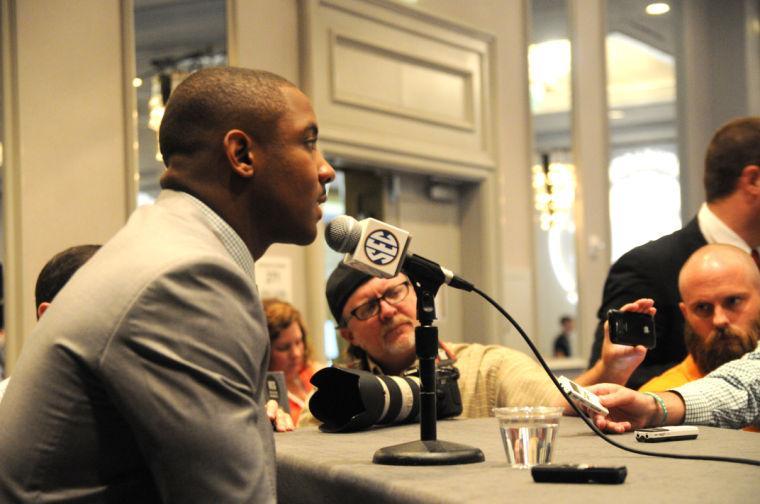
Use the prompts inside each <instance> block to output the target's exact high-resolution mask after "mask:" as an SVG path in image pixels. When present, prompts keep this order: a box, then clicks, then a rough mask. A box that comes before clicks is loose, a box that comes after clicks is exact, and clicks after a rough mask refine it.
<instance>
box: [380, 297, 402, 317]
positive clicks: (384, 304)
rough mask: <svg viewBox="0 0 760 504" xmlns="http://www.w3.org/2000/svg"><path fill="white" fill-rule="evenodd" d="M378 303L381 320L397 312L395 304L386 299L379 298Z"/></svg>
mask: <svg viewBox="0 0 760 504" xmlns="http://www.w3.org/2000/svg"><path fill="white" fill-rule="evenodd" d="M378 303H379V306H380V318H381V319H382V320H387V319H390V318H393V316H394V315H395V314H396V313H397V312H398V308H396V306H395V305H392V304H390V303H389V302H388V300H386V299H381V300H380V301H378Z"/></svg>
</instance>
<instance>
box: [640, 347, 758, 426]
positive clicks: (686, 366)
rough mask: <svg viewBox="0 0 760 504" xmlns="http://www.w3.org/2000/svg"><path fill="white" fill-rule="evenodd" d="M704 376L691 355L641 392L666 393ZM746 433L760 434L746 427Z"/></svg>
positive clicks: (655, 378)
mask: <svg viewBox="0 0 760 504" xmlns="http://www.w3.org/2000/svg"><path fill="white" fill-rule="evenodd" d="M703 376H704V375H703V374H702V371H700V370H699V368H698V367H697V363H696V362H694V359H692V358H691V354H689V355H687V356H686V358H685V359H684V360H683V362H681V363H680V364H678V365H675V366H673V367H672V368H670V369H668V370H667V371H665V372H664V373H662V374H661V375H660V376H655V377H654V378H652V379H651V380H649V381H648V382H646V383H645V384H644V385H642V386H641V388H640V389H639V392H664V391H666V390H670V389H673V388H676V387H680V386H681V385H684V384H685V383H688V382H690V381H694V380H698V379H700V378H702V377H703ZM744 430H745V431H750V432H760V429H757V428H756V427H745V428H744Z"/></svg>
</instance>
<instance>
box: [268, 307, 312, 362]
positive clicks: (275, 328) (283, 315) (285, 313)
mask: <svg viewBox="0 0 760 504" xmlns="http://www.w3.org/2000/svg"><path fill="white" fill-rule="evenodd" d="M262 304H263V305H264V314H265V315H266V317H267V329H269V341H274V340H276V339H277V338H278V337H279V336H280V333H281V332H282V331H284V330H285V329H287V328H288V327H290V324H292V323H293V322H295V323H296V324H298V327H299V328H300V329H301V335H302V336H303V348H304V350H303V364H304V365H307V364H308V363H309V362H310V361H311V345H309V340H308V338H307V337H306V326H305V324H304V322H303V317H302V316H301V312H299V311H298V310H297V309H296V308H295V307H294V306H293V305H292V304H290V303H288V302H287V301H283V300H282V299H277V298H268V299H264V300H263V301H262Z"/></svg>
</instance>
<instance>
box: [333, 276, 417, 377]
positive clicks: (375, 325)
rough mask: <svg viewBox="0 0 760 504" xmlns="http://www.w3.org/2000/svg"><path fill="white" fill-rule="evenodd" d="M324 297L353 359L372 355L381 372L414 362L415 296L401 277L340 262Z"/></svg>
mask: <svg viewBox="0 0 760 504" xmlns="http://www.w3.org/2000/svg"><path fill="white" fill-rule="evenodd" d="M326 295H327V302H328V304H329V305H330V311H331V312H332V314H333V317H335V320H336V321H337V322H338V327H339V331H340V335H341V336H342V337H343V338H344V339H345V340H346V341H348V343H349V345H350V346H349V353H350V354H351V355H352V356H353V357H359V358H361V357H364V356H366V357H368V358H370V359H372V361H373V362H375V363H376V364H377V365H379V366H380V367H381V368H382V369H383V371H384V372H385V373H386V374H400V373H401V372H403V371H404V370H406V369H407V368H408V367H409V366H411V365H412V364H413V363H414V361H415V359H416V356H415V347H414V328H415V326H417V324H418V323H417V317H416V313H417V312H416V310H417V296H416V294H415V293H414V289H413V288H412V285H411V282H410V281H409V279H408V278H407V277H406V276H405V275H403V274H399V275H398V276H395V277H393V278H390V279H381V278H374V277H371V276H369V275H367V274H365V273H361V272H359V271H356V270H354V269H351V268H349V267H347V266H343V265H342V264H341V265H339V266H338V267H337V268H336V269H335V270H334V271H333V272H332V274H331V275H330V278H329V279H328V281H327V289H326Z"/></svg>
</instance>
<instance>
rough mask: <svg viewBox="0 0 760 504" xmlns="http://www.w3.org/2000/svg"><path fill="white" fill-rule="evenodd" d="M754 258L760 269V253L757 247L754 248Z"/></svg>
mask: <svg viewBox="0 0 760 504" xmlns="http://www.w3.org/2000/svg"><path fill="white" fill-rule="evenodd" d="M752 259H754V260H755V264H757V267H758V269H760V254H758V253H757V249H752Z"/></svg>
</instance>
